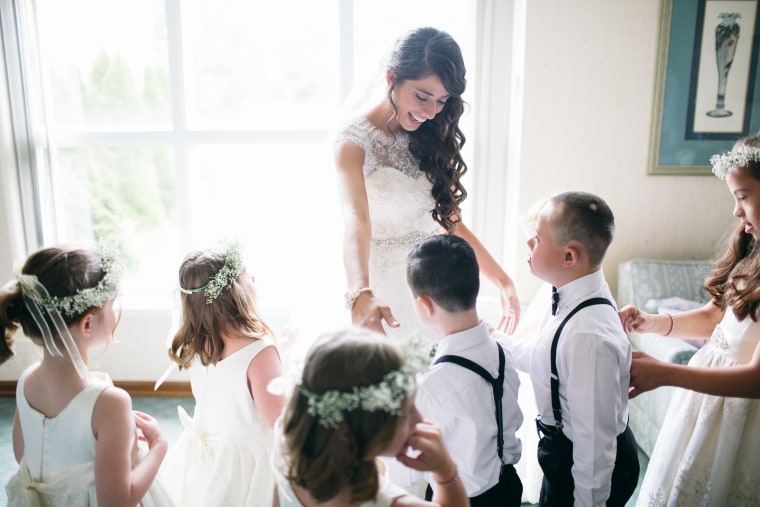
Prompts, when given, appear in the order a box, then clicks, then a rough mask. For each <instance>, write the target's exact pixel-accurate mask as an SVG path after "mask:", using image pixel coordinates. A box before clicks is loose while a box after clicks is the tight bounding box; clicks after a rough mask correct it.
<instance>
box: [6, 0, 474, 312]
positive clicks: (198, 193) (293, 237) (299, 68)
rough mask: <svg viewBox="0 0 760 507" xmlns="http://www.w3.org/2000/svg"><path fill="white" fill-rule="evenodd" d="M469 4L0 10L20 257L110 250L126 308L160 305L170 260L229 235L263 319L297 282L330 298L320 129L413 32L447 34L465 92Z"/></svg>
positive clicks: (337, 272) (329, 219) (335, 235)
mask: <svg viewBox="0 0 760 507" xmlns="http://www.w3.org/2000/svg"><path fill="white" fill-rule="evenodd" d="M474 6H475V2H458V1H456V0H424V1H423V0H417V1H415V2H408V1H406V0H384V1H382V2H379V1H378V2H370V1H358V2H352V1H350V0H331V1H327V0H325V1H318V2H316V1H313V0H298V1H295V0H291V1H282V2H280V1H277V2H255V1H250V0H220V1H216V2H204V1H201V0H181V1H180V0H166V1H165V2H157V1H155V0H133V1H131V2H120V1H115V0H69V1H67V2H60V1H57V0H34V1H33V2H15V3H14V2H6V3H4V4H3V9H4V10H3V11H2V14H3V17H5V18H7V17H8V16H9V13H11V12H12V14H13V15H14V16H15V17H16V19H17V23H16V24H15V27H18V29H17V33H16V34H15V36H16V40H15V42H14V44H8V43H7V41H8V40H9V39H8V37H9V36H10V34H9V33H8V32H9V29H8V27H9V26H11V25H9V24H8V23H7V21H6V22H4V24H3V30H4V34H3V37H4V41H6V43H5V45H4V47H5V48H6V52H7V51H8V50H9V48H12V47H14V46H17V47H18V48H19V51H18V54H19V55H20V56H18V57H17V59H18V61H19V62H20V64H19V68H20V69H22V70H21V71H20V73H19V74H20V75H19V76H17V78H18V79H19V80H20V81H22V82H23V83H24V86H23V93H24V96H23V98H18V96H15V97H13V96H12V100H13V101H15V102H16V103H17V104H18V103H19V101H23V102H24V103H25V104H26V105H27V107H26V108H25V110H24V115H23V120H24V121H25V122H26V124H25V125H26V127H25V128H26V131H27V132H35V133H44V135H42V136H37V135H30V136H29V139H30V142H29V145H28V147H27V148H26V149H29V150H32V151H34V152H35V153H36V154H37V155H36V156H34V155H32V156H30V158H31V160H32V163H31V164H29V165H28V166H26V165H24V164H22V167H20V174H21V177H22V179H25V180H26V181H30V182H32V183H31V184H29V185H26V186H25V187H24V188H27V189H28V191H26V192H24V193H23V195H22V199H23V200H24V202H25V206H24V209H25V211H26V213H25V217H24V219H25V221H26V222H27V223H28V226H27V231H30V230H32V231H36V233H35V234H34V236H36V238H31V239H29V243H30V247H35V246H38V245H39V244H42V243H52V242H58V241H67V242H68V241H77V242H86V243H93V242H94V241H96V240H100V239H103V238H116V239H117V240H118V242H119V244H120V247H121V250H122V255H123V257H124V259H125V261H126V263H127V275H126V280H125V288H124V289H125V290H124V292H125V297H124V303H125V307H126V308H127V309H128V310H134V309H155V308H167V307H169V305H170V304H171V298H170V294H171V293H172V291H173V289H174V288H175V287H176V277H177V268H178V266H179V263H180V261H181V259H182V257H183V255H184V254H185V253H186V252H187V251H188V250H190V249H191V248H195V247H203V246H207V245H212V244H214V243H216V242H217V241H219V240H221V239H224V238H226V237H230V236H235V237H238V238H241V239H242V241H243V242H244V244H245V245H246V246H247V255H248V263H249V266H250V267H251V270H252V271H253V272H254V274H255V276H256V278H257V285H258V288H259V293H260V297H261V299H262V301H264V302H265V304H264V306H268V307H272V308H279V309H283V311H285V309H287V308H288V307H289V306H291V303H292V302H293V301H294V299H296V298H298V297H299V287H303V286H304V285H305V284H314V283H318V284H322V283H324V284H333V285H334V286H335V290H334V291H333V293H335V294H341V293H342V291H343V288H344V279H343V272H342V269H341V260H340V234H341V229H340V222H339V219H338V211H337V209H338V208H337V202H336V200H337V199H336V197H335V194H334V180H333V172H334V169H333V166H332V161H331V154H330V150H329V146H327V140H328V135H329V132H330V129H331V128H333V127H334V126H335V122H336V119H337V118H338V117H339V111H341V108H342V107H343V102H344V100H345V99H346V97H347V96H349V93H348V92H349V90H350V89H351V88H352V87H353V86H355V85H358V84H359V83H363V82H364V81H365V80H366V79H367V78H368V76H370V75H372V76H373V77H380V75H381V74H380V73H381V71H382V66H381V60H382V57H383V55H384V54H385V52H386V51H387V50H388V49H389V48H390V46H391V44H392V42H393V40H394V39H395V38H396V37H397V36H398V35H400V34H401V33H402V32H403V31H405V30H407V29H409V28H412V27H415V26H420V25H432V26H437V27H440V28H442V29H444V30H446V31H448V32H450V33H451V34H452V35H453V36H454V37H455V38H456V39H457V41H458V42H459V43H460V45H461V46H462V49H463V51H464V52H465V61H466V62H467V64H468V77H469V79H470V83H472V81H473V76H474V74H475V73H474V55H473V46H474V27H475V7H474ZM11 78H13V76H11ZM34 83H38V84H39V86H33V84H34ZM472 88H473V87H472V86H470V87H469V88H468V90H472ZM469 93H471V92H469ZM467 100H468V102H472V99H471V98H467ZM18 121H19V115H17V114H14V122H16V123H17V122H18ZM465 121H469V120H467V119H465ZM465 130H466V131H467V130H469V128H468V127H467V126H465ZM19 149H25V148H23V147H21V148H19ZM47 196H49V198H47ZM30 203H31V204H30ZM29 210H31V211H29ZM34 224H37V225H34ZM330 297H332V296H330ZM337 297H339V296H337ZM336 306H338V307H340V300H338V301H336Z"/></svg>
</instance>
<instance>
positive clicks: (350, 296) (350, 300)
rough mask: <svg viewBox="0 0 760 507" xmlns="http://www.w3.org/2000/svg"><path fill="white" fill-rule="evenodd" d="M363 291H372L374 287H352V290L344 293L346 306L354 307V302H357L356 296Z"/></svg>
mask: <svg viewBox="0 0 760 507" xmlns="http://www.w3.org/2000/svg"><path fill="white" fill-rule="evenodd" d="M362 292H372V289H370V288H369V287H362V288H361V289H351V290H350V291H348V292H346V293H345V294H343V300H344V301H345V303H346V308H347V309H348V310H350V309H351V308H353V307H354V303H356V298H358V297H359V294H361V293H362Z"/></svg>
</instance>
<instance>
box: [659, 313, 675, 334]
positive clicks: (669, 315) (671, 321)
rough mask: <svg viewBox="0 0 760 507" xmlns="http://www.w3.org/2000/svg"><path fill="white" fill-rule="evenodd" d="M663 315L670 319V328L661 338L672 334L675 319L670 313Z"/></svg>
mask: <svg viewBox="0 0 760 507" xmlns="http://www.w3.org/2000/svg"><path fill="white" fill-rule="evenodd" d="M665 315H667V316H668V317H670V327H669V328H668V332H667V333H665V334H664V335H662V336H670V333H672V332H673V326H674V325H675V323H676V318H675V317H673V314H672V313H666V314H665Z"/></svg>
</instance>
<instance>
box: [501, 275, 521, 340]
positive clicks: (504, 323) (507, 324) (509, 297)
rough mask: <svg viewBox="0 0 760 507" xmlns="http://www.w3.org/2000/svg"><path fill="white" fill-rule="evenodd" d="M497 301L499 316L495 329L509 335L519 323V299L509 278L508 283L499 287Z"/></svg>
mask: <svg viewBox="0 0 760 507" xmlns="http://www.w3.org/2000/svg"><path fill="white" fill-rule="evenodd" d="M499 302H500V303H501V317H500V318H499V324H498V325H497V326H496V329H498V330H499V331H502V332H504V333H507V334H509V335H511V334H512V333H514V332H515V329H517V324H519V323H520V300H519V299H518V298H517V290H515V284H514V283H513V282H512V279H511V278H510V279H509V283H507V284H506V285H505V286H504V287H501V288H500V289H499Z"/></svg>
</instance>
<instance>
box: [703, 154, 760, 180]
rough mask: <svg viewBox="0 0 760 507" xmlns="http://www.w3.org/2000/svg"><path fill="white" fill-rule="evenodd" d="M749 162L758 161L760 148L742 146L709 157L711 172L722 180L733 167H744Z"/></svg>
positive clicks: (759, 160)
mask: <svg viewBox="0 0 760 507" xmlns="http://www.w3.org/2000/svg"><path fill="white" fill-rule="evenodd" d="M750 162H760V148H751V147H749V146H743V147H741V148H739V149H738V150H735V151H729V152H726V153H723V154H720V153H718V154H715V155H713V156H712V157H710V164H712V172H713V174H714V175H715V176H717V177H718V178H720V179H722V180H724V179H726V175H727V174H728V172H729V171H730V170H731V169H733V168H734V167H746V166H747V164H749V163H750Z"/></svg>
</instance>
